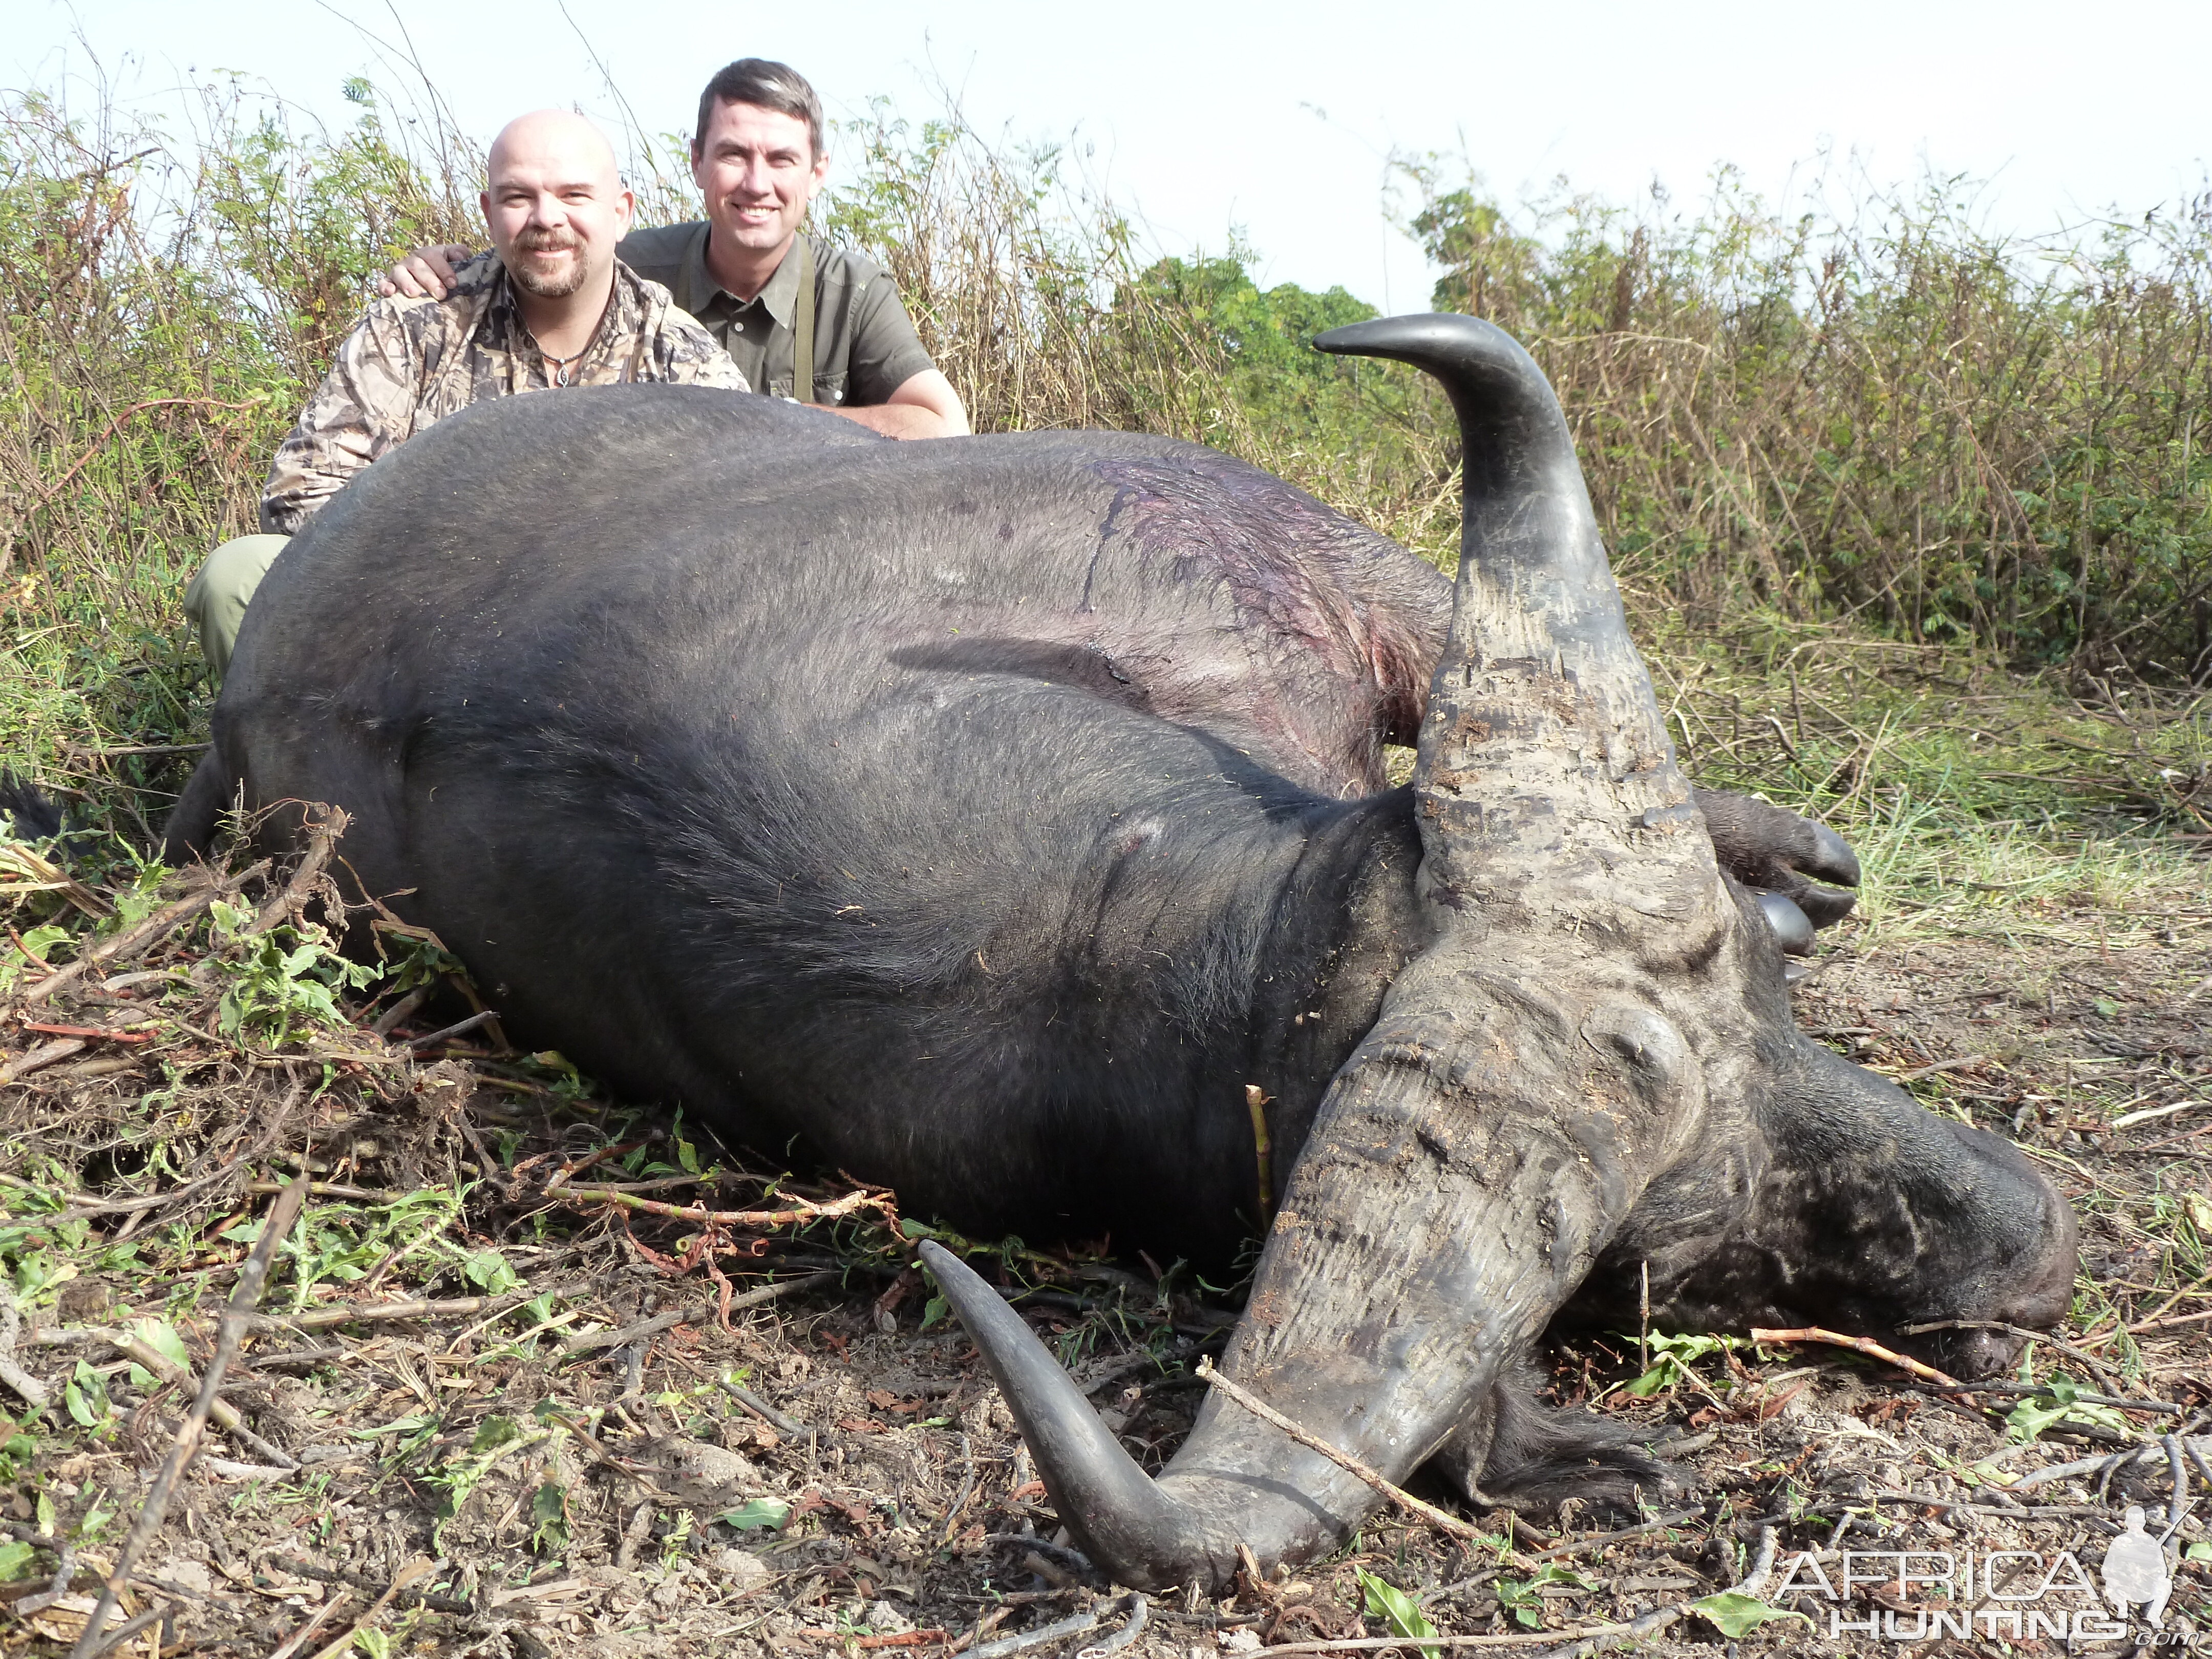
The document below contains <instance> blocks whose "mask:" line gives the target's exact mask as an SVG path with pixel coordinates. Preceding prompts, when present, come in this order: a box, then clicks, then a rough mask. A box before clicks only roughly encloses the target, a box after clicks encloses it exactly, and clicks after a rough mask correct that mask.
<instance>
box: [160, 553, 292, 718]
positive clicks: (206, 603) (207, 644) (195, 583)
mask: <svg viewBox="0 0 2212 1659" xmlns="http://www.w3.org/2000/svg"><path fill="white" fill-rule="evenodd" d="M291 539H292V538H290V537H289V536H240V538H238V539H237V540H236V541H230V542H225V543H224V544H222V546H221V547H218V548H217V549H216V550H215V551H214V552H213V553H211V554H210V555H209V556H208V562H206V563H205V564H204V565H203V566H201V567H200V574H198V575H197V576H195V577H193V578H192V583H191V586H190V587H187V588H186V589H185V615H186V616H188V617H191V619H192V623H193V624H194V625H195V626H196V627H197V628H198V629H199V630H200V649H201V650H202V651H203V652H204V653H206V654H207V659H208V666H209V667H210V668H211V669H213V670H214V671H215V683H216V684H217V685H221V684H222V677H223V676H224V675H225V674H228V672H229V671H230V648H231V647H232V646H234V645H235V644H236V643H237V642H238V625H239V623H241V622H243V621H244V620H245V619H246V604H247V602H248V601H249V600H251V599H252V598H253V590H254V589H255V588H257V587H258V586H261V579H262V578H263V577H264V576H265V575H267V574H269V567H270V565H272V564H274V563H276V556H277V555H278V554H279V553H282V552H283V550H284V548H285V545H286V544H288V543H289V542H290V540H291Z"/></svg>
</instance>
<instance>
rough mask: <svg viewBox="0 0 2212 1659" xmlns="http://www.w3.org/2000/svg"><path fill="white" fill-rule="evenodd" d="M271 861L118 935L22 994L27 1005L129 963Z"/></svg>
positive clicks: (207, 888)
mask: <svg viewBox="0 0 2212 1659" xmlns="http://www.w3.org/2000/svg"><path fill="white" fill-rule="evenodd" d="M268 868H269V861H268V860H266V859H264V860H262V861H261V862H260V863H258V864H257V865H255V866H252V868H251V869H249V870H246V871H244V872H241V873H240V874H238V875H235V876H232V877H229V878H225V879H223V880H220V881H214V882H210V883H209V884H207V885H206V886H204V887H203V888H201V889H200V890H198V891H197V892H194V893H188V894H186V895H185V896H184V897H183V898H180V899H179V900H178V901H177V902H175V903H173V904H171V905H169V906H167V908H163V909H160V910H156V911H155V913H154V914H153V915H150V916H149V917H147V918H146V920H145V921H142V922H140V923H139V924H138V925H137V927H133V928H131V929H130V930H128V931H127V932H125V933H118V934H117V935H116V936H115V937H114V938H113V939H109V940H107V941H106V942H105V943H104V944H100V945H94V946H93V947H92V948H91V949H90V950H89V951H86V952H85V953H84V954H83V955H82V956H81V957H78V958H77V959H76V961H75V962H72V963H70V964H69V966H67V967H66V968H62V969H57V970H56V971H55V972H54V973H52V974H51V975H48V976H47V977H46V978H45V979H42V980H40V981H39V982H38V983H37V984H36V985H33V986H32V987H31V988H30V989H28V990H27V991H26V992H24V993H23V1000H24V1002H25V1003H27V1004H31V1005H36V1004H38V1003H41V1002H44V1001H45V1000H46V999H47V998H49V997H51V996H52V995H53V994H55V993H56V992H57V991H64V990H67V989H68V988H69V987H70V986H72V985H74V984H76V981H78V980H80V979H82V977H83V976H84V975H86V974H87V973H88V972H90V971H91V970H92V969H94V968H96V967H100V966H101V965H103V964H105V963H118V962H128V961H130V960H131V957H135V956H137V954H138V953H139V952H140V951H143V950H145V949H146V947H147V946H149V945H152V944H153V943H154V942H155V940H157V939H161V938H163V937H164V936H166V935H167V934H168V933H173V932H174V931H175V930H176V929H177V928H179V927H183V926H184V925H185V923H186V922H188V921H191V920H193V919H194V918H195V917H197V915H199V913H200V912H201V911H203V910H204V909H206V908H208V907H209V906H210V905H211V904H213V903H214V902H216V900H217V899H219V898H222V897H224V896H228V895H229V894H231V893H234V892H236V891H237V890H239V889H240V887H242V886H244V885H245V884H246V883H247V882H249V881H252V880H253V879H254V878H256V877H258V876H260V875H262V874H264V873H265V872H267V870H268Z"/></svg>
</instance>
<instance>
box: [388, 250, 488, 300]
mask: <svg viewBox="0 0 2212 1659" xmlns="http://www.w3.org/2000/svg"><path fill="white" fill-rule="evenodd" d="M476 253H477V251H476V250H475V249H474V248H472V247H464V246H461V245H459V243H456V242H447V243H445V244H443V245H442V246H437V247H418V248H416V250H415V251H414V252H412V253H410V254H409V255H408V256H407V257H406V258H404V259H402V260H401V261H400V262H399V263H398V264H396V265H394V266H392V269H391V270H387V271H386V272H385V273H384V278H383V280H382V281H381V282H380V283H377V285H376V291H377V292H378V293H379V294H380V295H383V296H384V298H386V299H387V300H388V299H390V298H391V297H392V295H395V294H397V295H400V296H402V297H403V298H405V299H409V300H442V299H444V298H445V297H446V292H447V289H450V288H452V287H453V271H454V269H455V267H457V266H459V265H465V264H467V263H468V262H469V261H470V260H471V259H473V258H476Z"/></svg>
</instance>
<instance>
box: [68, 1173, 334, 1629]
mask: <svg viewBox="0 0 2212 1659" xmlns="http://www.w3.org/2000/svg"><path fill="white" fill-rule="evenodd" d="M306 1201H307V1179H306V1177H305V1176H302V1177H301V1178H300V1179H299V1180H297V1181H295V1182H293V1183H292V1187H291V1189H290V1190H289V1192H287V1193H285V1194H283V1197H281V1198H279V1199H278V1200H276V1205H275V1206H274V1207H273V1208H271V1209H270V1212H269V1218H268V1220H267V1221H266V1222H264V1224H263V1225H262V1229H261V1237H260V1238H259V1239H258V1241H256V1243H255V1244H254V1246H253V1254H252V1255H250V1256H248V1257H246V1266H245V1267H243V1268H242V1269H241V1270H240V1273H239V1275H238V1288H237V1289H236V1290H234V1291H232V1292H231V1297H230V1305H229V1306H228V1308H226V1309H225V1310H223V1316H222V1330H221V1332H220V1333H219V1334H217V1336H216V1345H215V1353H214V1355H213V1357H212V1358H210V1359H209V1361H208V1366H207V1371H206V1374H205V1375H204V1376H203V1377H202V1378H201V1379H200V1392H199V1397H198V1398H197V1399H196V1400H195V1401H192V1407H191V1410H190V1411H189V1412H186V1413H185V1420H184V1421H183V1422H182V1423H181V1424H179V1425H178V1428H177V1437H176V1440H175V1442H174V1443H173V1444H172V1445H171V1446H170V1448H169V1455H168V1459H167V1462H164V1463H163V1464H162V1465H161V1474H158V1475H156V1476H155V1478H154V1485H153V1486H152V1488H151V1489H150V1490H149V1491H148V1492H147V1494H146V1501H145V1503H144V1504H143V1505H142V1506H141V1507H140V1509H139V1510H138V1520H137V1524H135V1525H134V1526H133V1527H132V1528H131V1535H130V1536H129V1537H128V1538H125V1540H124V1541H123V1547H122V1548H121V1549H119V1550H118V1551H117V1552H116V1553H115V1566H114V1570H113V1571H111V1572H110V1573H109V1574H108V1575H107V1577H106V1580H105V1582H104V1583H102V1584H101V1586H100V1600H99V1601H98V1602H97V1603H96V1604H95V1605H94V1607H93V1610H92V1615H91V1617H89V1618H88V1619H87V1620H85V1622H84V1633H83V1635H82V1636H80V1637H78V1638H77V1642H76V1647H74V1648H72V1649H71V1650H70V1659H93V1656H94V1654H97V1653H103V1652H105V1651H106V1650H107V1649H108V1648H109V1647H111V1646H112V1645H113V1644H114V1642H115V1641H117V1640H119V1639H120V1636H119V1635H118V1636H117V1637H111V1638H106V1639H103V1638H101V1636H100V1626H103V1625H105V1624H106V1622H107V1616H108V1614H110V1613H112V1612H114V1611H115V1607H116V1605H117V1603H118V1601H120V1600H121V1598H122V1595H123V1590H124V1587H125V1585H126V1584H128V1583H130V1582H131V1566H132V1565H133V1564H134V1563H136V1562H137V1559H138V1557H139V1555H140V1554H141V1553H143V1551H144V1550H145V1548H146V1546H147V1545H149V1544H150V1543H152V1542H153V1541H154V1535H155V1534H156V1533H158V1532H160V1531H161V1520H162V1517H163V1516H166V1515H167V1513H168V1510H169V1495H170V1493H171V1492H174V1491H175V1490H176V1485H177V1480H178V1478H179V1476H180V1475H182V1474H184V1472H185V1467H186V1465H188V1464H190V1463H191V1461H192V1458H193V1457H194V1455H197V1452H198V1451H199V1449H200V1441H201V1437H202V1436H203V1435H204V1433H205V1432H206V1429H207V1420H208V1417H209V1414H210V1413H211V1412H213V1410H214V1409H215V1407H216V1389H219V1388H221V1387H222V1374H223V1372H224V1370H226V1369H227V1368H228V1366H229V1364H230V1362H231V1358H232V1356H234V1354H236V1353H237V1352H238V1345H239V1341H240V1339H241V1338H243V1337H244V1336H245V1334H246V1315H247V1314H248V1313H249V1312H251V1311H252V1308H253V1305H254V1304H256V1303H257V1302H258V1301H260V1299H261V1285H262V1282H263V1280H264V1279H266V1278H267V1277H268V1274H269V1263H270V1260H271V1259H272V1258H273V1257H274V1256H275V1255H276V1246H277V1244H278V1243H280V1242H281V1241H282V1240H283V1238H284V1237H285V1235H287V1234H288V1233H289V1232H290V1231H292V1224H293V1223H294V1222H295V1221H296V1220H297V1219H299V1215H300V1206H301V1205H302V1204H304V1203H305V1202H306ZM129 1628H130V1626H125V1629H126V1630H127V1629H129Z"/></svg>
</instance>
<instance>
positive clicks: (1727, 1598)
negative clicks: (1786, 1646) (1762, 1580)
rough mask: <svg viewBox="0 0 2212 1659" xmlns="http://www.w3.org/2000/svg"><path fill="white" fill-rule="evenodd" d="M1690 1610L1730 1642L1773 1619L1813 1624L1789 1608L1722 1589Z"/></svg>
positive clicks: (1697, 1602) (1691, 1604)
mask: <svg viewBox="0 0 2212 1659" xmlns="http://www.w3.org/2000/svg"><path fill="white" fill-rule="evenodd" d="M1690 1611H1691V1612H1692V1613H1696V1614H1697V1615H1698V1617H1699V1618H1700V1619H1702V1620H1705V1622H1706V1623H1708V1624H1710V1625H1711V1626H1714V1627H1715V1628H1717V1630H1718V1631H1719V1632H1720V1633H1721V1634H1722V1635H1723V1636H1725V1637H1727V1638H1729V1640H1731V1641H1734V1640H1735V1639H1736V1638H1738V1637H1741V1636H1745V1635H1747V1634H1749V1633H1750V1632H1753V1631H1754V1630H1757V1629H1758V1628H1759V1626H1761V1625H1763V1624H1765V1623H1766V1621H1767V1620H1770V1619H1796V1620H1802V1621H1803V1622H1804V1623H1806V1624H1808V1625H1809V1624H1811V1623H1812V1622H1813V1621H1812V1620H1809V1619H1807V1618H1806V1617H1805V1615H1804V1614H1803V1613H1792V1612H1790V1610H1789V1609H1788V1608H1787V1607H1768V1606H1767V1605H1766V1603H1765V1602H1764V1601H1760V1600H1759V1598H1758V1597H1757V1596H1755V1595H1744V1594H1743V1593H1742V1592H1741V1590H1722V1591H1721V1592H1719V1593H1718V1594H1717V1595H1708V1596H1705V1597H1704V1598H1702V1599H1701V1600H1699V1601H1692V1602H1691V1603H1690Z"/></svg>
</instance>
